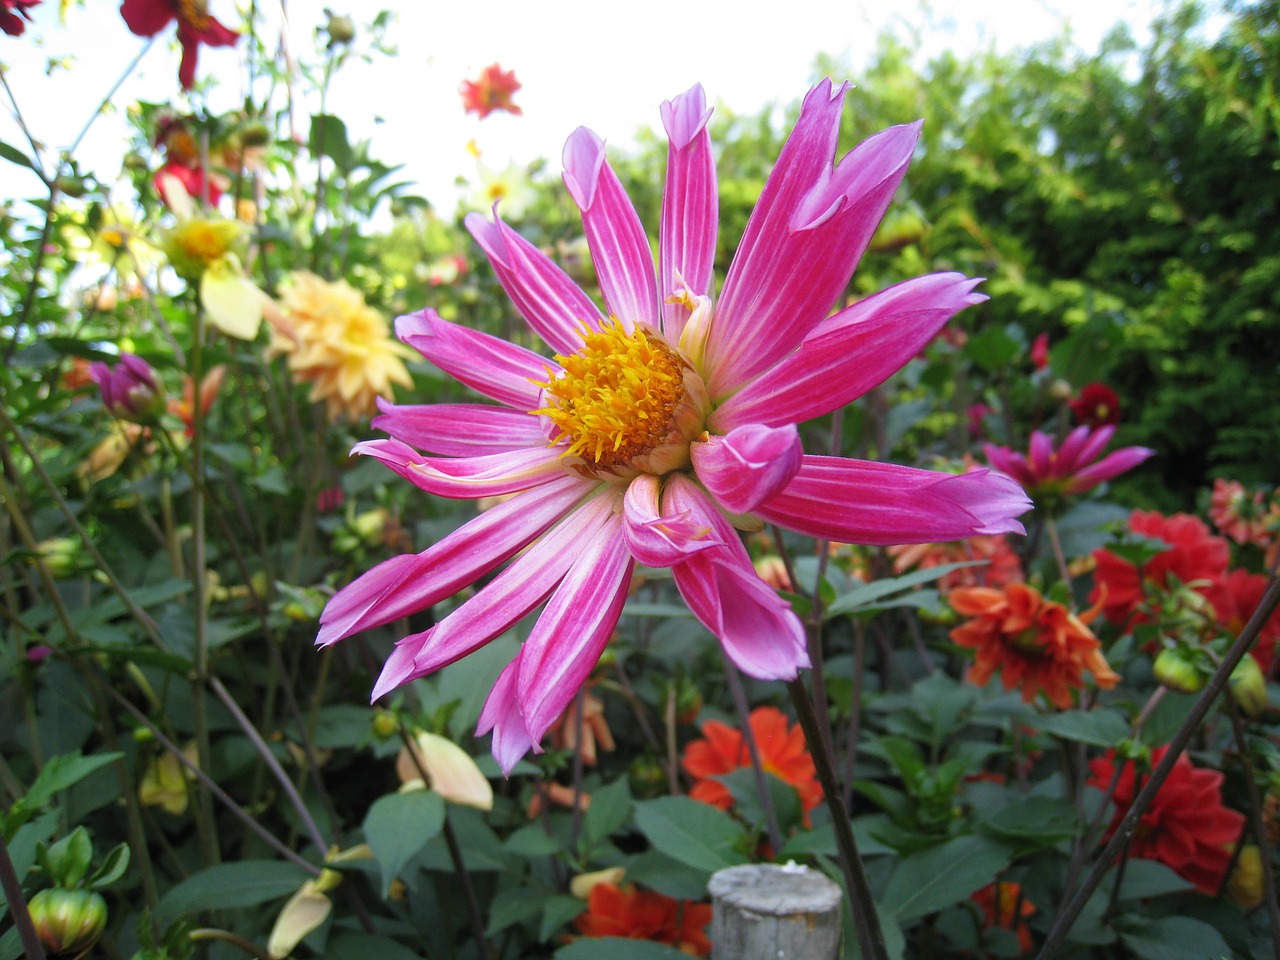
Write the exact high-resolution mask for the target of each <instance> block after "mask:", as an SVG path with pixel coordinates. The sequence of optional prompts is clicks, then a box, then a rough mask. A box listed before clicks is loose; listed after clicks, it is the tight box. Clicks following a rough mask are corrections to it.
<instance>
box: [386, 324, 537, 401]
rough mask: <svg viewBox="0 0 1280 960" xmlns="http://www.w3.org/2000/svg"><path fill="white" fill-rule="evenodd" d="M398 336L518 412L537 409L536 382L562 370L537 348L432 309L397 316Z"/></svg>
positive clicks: (489, 396) (448, 371) (445, 368)
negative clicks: (537, 351)
mask: <svg viewBox="0 0 1280 960" xmlns="http://www.w3.org/2000/svg"><path fill="white" fill-rule="evenodd" d="M396 336H398V337H399V338H400V339H401V340H403V341H404V342H405V343H407V344H408V345H409V346H411V347H413V348H414V349H415V350H417V351H418V352H419V353H421V354H422V355H423V356H424V357H426V358H427V359H428V360H430V361H431V362H432V363H434V364H435V365H436V366H437V367H439V368H440V369H441V370H443V371H444V372H445V373H447V374H449V376H451V377H453V378H454V379H455V380H457V381H458V382H459V383H464V384H466V385H467V386H468V387H470V388H471V389H472V390H475V391H478V392H479V393H482V394H484V395H485V396H486V397H488V398H489V399H490V400H497V401H498V402H499V403H505V404H506V405H507V406H509V407H515V408H516V409H518V410H524V411H528V410H535V409H537V408H538V406H539V405H540V400H539V388H538V387H536V386H534V382H535V381H542V382H546V379H547V377H548V376H549V373H548V371H552V372H555V371H558V370H559V367H558V366H557V365H556V364H555V363H553V362H552V361H551V360H548V359H546V358H545V357H541V356H539V355H538V354H536V353H534V352H533V351H532V350H526V349H525V348H524V347H518V346H516V345H515V344H514V343H508V342H507V341H506V340H502V339H499V338H498V337H491V336H489V334H487V333H481V332H480V331H478V330H472V329H471V328H469V327H464V326H462V324H460V323H450V322H449V321H448V320H443V319H441V318H440V316H439V314H437V313H436V312H435V311H434V310H430V309H428V310H423V311H422V312H421V313H413V314H408V315H407V316H403V317H399V318H397V319H396Z"/></svg>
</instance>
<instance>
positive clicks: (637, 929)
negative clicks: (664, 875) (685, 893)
mask: <svg viewBox="0 0 1280 960" xmlns="http://www.w3.org/2000/svg"><path fill="white" fill-rule="evenodd" d="M710 922H711V907H710V906H709V905H708V904H705V903H693V902H691V901H689V900H674V899H672V898H671V897H668V896H664V895H663V894H661V893H655V892H653V891H651V890H637V889H636V888H635V887H633V886H630V885H628V886H625V887H619V886H618V885H617V884H613V883H598V884H596V885H595V886H594V887H592V888H591V895H590V896H589V897H588V898H587V912H586V913H584V914H582V915H581V916H579V917H578V919H577V920H576V921H574V923H575V925H576V926H577V928H578V931H579V932H580V933H581V934H582V935H583V936H584V937H625V938H627V939H628V940H653V941H655V942H656V943H665V944H667V945H668V946H672V947H675V948H676V949H677V950H680V951H681V952H682V953H687V954H689V955H690V956H693V957H705V956H708V955H709V954H710V953H711V939H710V938H709V937H708V936H707V931H706V927H707V924H709V923H710Z"/></svg>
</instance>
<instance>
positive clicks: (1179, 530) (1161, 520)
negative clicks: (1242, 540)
mask: <svg viewBox="0 0 1280 960" xmlns="http://www.w3.org/2000/svg"><path fill="white" fill-rule="evenodd" d="M1129 529H1130V530H1132V531H1133V532H1134V533H1140V534H1142V535H1143V536H1146V537H1152V538H1154V539H1156V540H1163V541H1164V542H1165V543H1167V544H1169V547H1170V549H1168V550H1165V551H1163V552H1162V553H1158V554H1156V555H1155V556H1154V557H1152V558H1151V559H1150V560H1148V561H1147V562H1146V563H1144V564H1143V565H1142V569H1141V570H1139V569H1138V568H1137V567H1135V566H1134V565H1133V564H1132V563H1130V562H1129V561H1128V560H1125V559H1123V558H1122V557H1118V556H1116V555H1115V554H1114V553H1112V552H1111V551H1110V550H1105V549H1102V550H1095V551H1093V559H1094V560H1095V561H1096V563H1097V570H1096V572H1095V574H1094V587H1093V592H1092V593H1091V594H1089V602H1090V603H1097V602H1099V601H1101V603H1102V610H1103V614H1104V615H1105V616H1106V618H1107V619H1108V620H1110V621H1111V622H1112V623H1120V624H1123V623H1126V622H1128V621H1129V618H1130V617H1133V622H1134V623H1142V622H1144V621H1145V620H1147V619H1148V617H1147V616H1146V615H1145V614H1143V613H1142V612H1140V611H1139V610H1138V607H1139V606H1140V605H1141V604H1142V602H1143V601H1144V600H1145V598H1146V592H1145V591H1146V585H1147V584H1151V585H1152V586H1154V587H1156V589H1158V590H1161V591H1163V590H1165V589H1167V588H1168V585H1169V584H1168V578H1169V575H1170V574H1172V575H1173V576H1174V577H1176V578H1177V579H1178V581H1179V582H1180V583H1184V584H1185V583H1192V582H1194V581H1206V582H1208V581H1213V580H1216V579H1217V578H1218V577H1220V576H1222V575H1223V574H1225V573H1226V572H1227V563H1228V561H1229V560H1230V559H1231V550H1230V547H1229V546H1228V544H1227V541H1225V540H1223V539H1222V538H1221V537H1215V536H1213V535H1212V534H1211V533H1210V532H1209V528H1208V527H1207V526H1205V524H1204V522H1203V521H1202V520H1200V519H1199V518H1197V517H1193V516H1191V515H1190V514H1186V513H1175V514H1174V515H1173V516H1171V517H1165V516H1162V515H1161V514H1159V513H1155V512H1152V513H1144V512H1143V511H1141V510H1135V511H1134V512H1133V513H1132V514H1130V516H1129Z"/></svg>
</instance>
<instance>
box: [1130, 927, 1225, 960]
mask: <svg viewBox="0 0 1280 960" xmlns="http://www.w3.org/2000/svg"><path fill="white" fill-rule="evenodd" d="M1138 919H1139V918H1136V917H1132V918H1128V917H1127V918H1124V921H1128V922H1133V921H1137V920H1138ZM1124 921H1121V920H1117V921H1116V928H1117V929H1118V930H1119V931H1120V939H1121V940H1123V941H1124V944H1125V946H1127V947H1128V948H1129V949H1130V950H1132V951H1133V952H1134V953H1135V954H1137V955H1138V956H1139V957H1141V958H1143V960H1169V958H1170V957H1177V958H1178V960H1218V958H1220V957H1230V956H1232V955H1233V954H1232V953H1231V948H1230V947H1229V946H1227V942H1226V941H1225V940H1223V939H1222V935H1221V934H1220V933H1218V931H1217V930H1215V929H1214V928H1213V927H1211V926H1209V924H1207V923H1204V922H1203V921H1201V920H1193V919H1192V918H1191V917H1177V916H1174V917H1159V918H1157V919H1155V920H1152V921H1151V922H1150V923H1143V924H1141V925H1140V926H1139V925H1136V924H1135V925H1134V926H1133V927H1128V923H1127V922H1124ZM1126 927H1128V929H1126Z"/></svg>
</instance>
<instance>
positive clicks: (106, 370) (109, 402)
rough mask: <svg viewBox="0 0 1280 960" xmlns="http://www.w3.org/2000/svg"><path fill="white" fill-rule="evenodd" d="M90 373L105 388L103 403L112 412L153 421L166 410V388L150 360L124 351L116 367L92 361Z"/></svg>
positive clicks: (140, 420)
mask: <svg viewBox="0 0 1280 960" xmlns="http://www.w3.org/2000/svg"><path fill="white" fill-rule="evenodd" d="M89 376H91V377H93V381H94V383H96V384H97V385H98V389H99V390H101V391H102V405H103V406H104V407H106V408H107V411H108V412H109V413H110V414H111V415H112V416H115V417H119V418H120V419H121V420H132V421H133V422H134V423H154V422H155V421H156V419H157V418H158V417H159V416H160V414H161V413H163V412H164V409H165V394H164V388H163V387H162V386H161V385H160V381H159V380H157V379H156V372H155V370H153V369H152V367H151V364H149V363H147V361H145V360H143V359H142V358H141V357H138V356H134V355H133V354H132V353H123V354H121V355H120V362H119V363H118V364H116V365H115V366H114V367H109V366H107V365H106V364H105V363H96V362H95V363H91V364H89Z"/></svg>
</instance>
